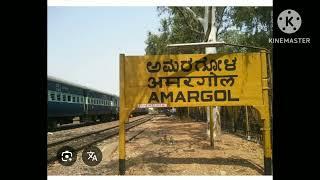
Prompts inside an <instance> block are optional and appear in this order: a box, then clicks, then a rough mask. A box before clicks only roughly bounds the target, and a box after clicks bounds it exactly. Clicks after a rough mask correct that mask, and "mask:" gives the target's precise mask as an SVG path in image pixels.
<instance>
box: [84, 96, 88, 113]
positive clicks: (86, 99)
mask: <svg viewBox="0 0 320 180" xmlns="http://www.w3.org/2000/svg"><path fill="white" fill-rule="evenodd" d="M84 102H85V103H84V112H85V114H88V109H89V103H88V102H89V100H88V96H86V97H85V101H84Z"/></svg>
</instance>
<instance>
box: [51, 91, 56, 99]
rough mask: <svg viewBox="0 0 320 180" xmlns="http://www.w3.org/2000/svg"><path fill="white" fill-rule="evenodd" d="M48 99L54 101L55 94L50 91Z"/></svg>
mask: <svg viewBox="0 0 320 180" xmlns="http://www.w3.org/2000/svg"><path fill="white" fill-rule="evenodd" d="M50 98H51V99H50V100H51V101H55V100H56V94H55V93H54V92H52V93H50Z"/></svg>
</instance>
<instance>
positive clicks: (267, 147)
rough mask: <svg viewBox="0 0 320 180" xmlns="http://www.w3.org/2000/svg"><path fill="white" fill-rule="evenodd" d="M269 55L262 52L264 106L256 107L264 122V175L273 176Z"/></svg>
mask: <svg viewBox="0 0 320 180" xmlns="http://www.w3.org/2000/svg"><path fill="white" fill-rule="evenodd" d="M266 56H267V54H266V53H265V52H264V51H262V57H261V61H262V62H261V64H262V95H263V106H255V108H257V109H258V110H259V112H260V115H261V119H262V121H263V146H264V174H265V175H272V148H271V123H270V122H271V121H270V103H269V90H270V89H271V88H270V86H269V77H270V76H268V68H267V67H268V66H267V59H266Z"/></svg>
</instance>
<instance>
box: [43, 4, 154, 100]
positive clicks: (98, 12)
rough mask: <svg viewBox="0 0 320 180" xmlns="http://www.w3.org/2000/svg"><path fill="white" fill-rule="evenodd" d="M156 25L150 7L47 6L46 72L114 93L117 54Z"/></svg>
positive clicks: (141, 45) (131, 51) (137, 44)
mask: <svg viewBox="0 0 320 180" xmlns="http://www.w3.org/2000/svg"><path fill="white" fill-rule="evenodd" d="M159 27H160V17H158V12H157V10H156V7H52V6H51V7H48V41H47V42H48V58H47V66H48V67H47V69H48V75H50V76H54V77H57V78H60V79H64V80H66V81H70V82H73V83H77V84H81V85H84V86H88V87H90V88H94V89H97V90H101V91H104V92H108V93H112V94H116V95H119V54H121V53H124V54H126V55H144V54H145V47H146V44H145V40H146V39H147V32H148V31H151V32H157V31H158V28H159Z"/></svg>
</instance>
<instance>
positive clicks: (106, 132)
mask: <svg viewBox="0 0 320 180" xmlns="http://www.w3.org/2000/svg"><path fill="white" fill-rule="evenodd" d="M153 117H154V116H147V117H143V118H141V119H138V120H135V121H133V122H129V123H127V124H126V127H125V129H126V131H127V130H129V129H131V128H133V127H136V126H138V125H140V124H143V123H145V122H147V121H149V120H151V119H152V118H153ZM118 132H119V127H118V126H115V127H110V128H106V129H103V130H99V131H94V132H90V133H85V134H82V135H79V136H75V137H72V138H69V139H64V140H61V141H56V142H52V143H50V144H48V145H47V154H48V156H47V157H48V159H47V163H50V162H53V161H55V160H57V157H56V155H57V154H56V153H57V152H58V150H59V149H60V148H62V147H63V146H71V147H73V148H74V149H75V150H76V151H79V150H81V149H84V148H85V147H87V146H90V145H92V144H95V143H97V142H100V141H103V140H105V139H108V138H111V137H113V136H115V135H118Z"/></svg>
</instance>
